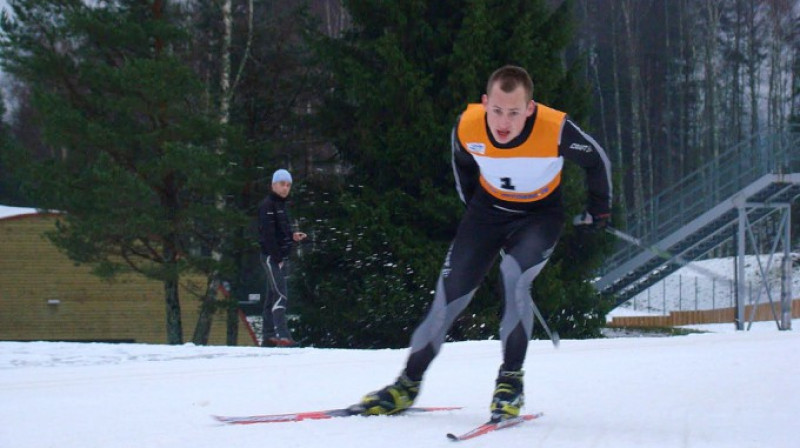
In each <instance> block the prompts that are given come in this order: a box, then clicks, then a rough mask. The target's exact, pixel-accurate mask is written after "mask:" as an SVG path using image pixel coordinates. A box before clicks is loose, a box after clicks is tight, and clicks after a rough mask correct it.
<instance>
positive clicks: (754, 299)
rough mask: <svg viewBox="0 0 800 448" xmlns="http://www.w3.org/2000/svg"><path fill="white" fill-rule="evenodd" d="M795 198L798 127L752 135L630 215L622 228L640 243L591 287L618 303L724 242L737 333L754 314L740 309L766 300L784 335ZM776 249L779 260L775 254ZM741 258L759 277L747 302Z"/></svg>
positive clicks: (615, 258) (620, 252)
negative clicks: (772, 275) (770, 277)
mask: <svg viewBox="0 0 800 448" xmlns="http://www.w3.org/2000/svg"><path fill="white" fill-rule="evenodd" d="M798 198H800V128H795V129H793V130H792V131H784V132H775V133H769V134H763V135H757V136H755V137H754V138H752V139H750V140H747V141H744V142H742V143H740V144H738V145H736V146H734V147H732V148H730V149H728V150H727V151H726V152H724V153H723V154H721V155H720V156H719V157H718V158H717V159H715V160H712V161H711V162H709V163H706V164H705V165H703V166H701V167H700V168H698V169H697V170H696V171H694V172H692V173H690V174H689V175H687V176H686V177H685V178H684V179H683V180H681V181H680V182H678V183H677V184H675V185H674V186H672V187H670V188H668V189H666V190H665V191H662V192H661V193H659V194H658V195H657V196H656V197H654V198H652V199H651V200H650V201H649V202H648V203H647V204H646V205H645V207H644V210H639V211H637V212H636V213H629V214H628V220H627V223H626V227H625V229H624V230H625V232H626V233H629V234H632V235H635V236H636V237H638V239H635V242H636V243H637V244H625V243H624V242H623V241H620V243H619V244H620V246H618V248H617V250H616V252H615V253H614V254H613V255H612V256H611V257H610V258H609V259H608V260H607V262H606V263H605V265H604V266H603V268H602V269H601V273H600V277H599V279H598V280H597V281H596V282H595V287H596V289H597V290H598V291H599V292H600V293H601V294H602V295H604V296H610V297H613V298H614V299H615V301H616V302H617V304H618V305H619V304H621V303H624V302H626V301H627V300H629V299H631V298H633V297H634V296H636V295H637V294H638V293H639V292H642V291H644V290H646V289H647V288H649V287H650V286H652V285H653V284H655V283H656V282H658V281H659V280H661V279H663V278H664V277H666V276H667V275H669V274H671V273H672V272H674V271H675V270H677V269H678V268H680V267H682V266H683V265H686V264H687V263H689V264H690V263H691V261H693V260H698V259H702V258H703V257H704V256H706V255H707V254H709V252H711V251H712V250H714V249H716V248H719V247H720V246H722V245H727V246H726V247H733V248H735V255H736V256H735V260H736V264H735V266H736V269H735V275H734V278H733V279H731V280H732V281H733V282H734V283H735V288H734V291H735V293H734V296H735V303H736V317H735V319H736V321H735V324H736V328H737V329H738V330H744V329H745V322H746V321H748V319H749V321H750V323H751V324H752V320H753V319H754V315H752V316H750V317H748V316H746V315H745V306H746V305H758V304H759V302H761V301H762V296H766V300H768V301H769V303H770V304H771V305H772V310H773V317H774V318H775V322H776V324H777V326H778V328H779V329H781V330H789V329H791V325H792V320H791V301H792V298H793V297H792V279H791V273H792V257H791V216H792V213H791V205H792V203H793V202H794V201H796V200H797V199H798ZM765 222H770V223H771V225H770V226H768V227H769V229H767V230H766V231H765V230H764V229H763V228H764V227H767V226H761V231H759V232H755V231H754V229H755V228H756V226H757V225H758V224H759V223H765ZM757 234H758V235H759V237H757ZM765 238H769V239H771V241H765ZM629 240H630V238H629ZM765 247H767V248H768V249H766V251H765V249H764V248H765ZM765 252H766V253H765ZM781 252H782V254H783V256H782V257H775V255H776V254H777V253H781ZM746 254H747V255H755V256H756V260H757V264H758V268H759V269H760V274H761V279H762V280H761V281H760V283H761V284H760V285H759V288H758V291H757V292H756V293H754V294H752V296H751V297H748V288H746V283H745V273H744V267H745V255H746ZM776 258H780V264H781V273H782V275H781V288H780V289H781V291H780V298H779V300H778V298H776V297H774V296H775V292H774V291H772V288H771V287H770V285H769V283H768V282H767V275H766V273H767V271H768V270H769V269H770V267H771V266H772V265H773V261H775V260H776ZM776 307H777V308H778V309H777V310H776ZM754 310H755V307H753V311H754Z"/></svg>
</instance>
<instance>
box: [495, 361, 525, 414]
mask: <svg viewBox="0 0 800 448" xmlns="http://www.w3.org/2000/svg"><path fill="white" fill-rule="evenodd" d="M524 374H525V372H524V371H522V370H502V369H501V370H500V372H499V373H498V374H497V381H496V384H497V385H496V386H495V389H494V395H493V396H492V404H491V405H490V406H489V410H490V411H491V412H492V418H491V420H492V421H493V422H498V421H503V420H507V419H509V418H514V417H518V416H519V413H520V409H522V406H523V405H524V404H525V393H524V391H523V384H522V377H523V375H524Z"/></svg>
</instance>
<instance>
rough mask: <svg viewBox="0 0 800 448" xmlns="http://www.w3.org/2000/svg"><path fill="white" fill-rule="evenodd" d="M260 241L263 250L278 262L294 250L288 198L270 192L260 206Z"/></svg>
mask: <svg viewBox="0 0 800 448" xmlns="http://www.w3.org/2000/svg"><path fill="white" fill-rule="evenodd" d="M258 235H259V236H258V241H259V243H260V244H261V252H262V253H263V254H264V255H268V256H270V257H271V258H272V260H273V261H275V262H276V263H280V262H282V261H283V260H284V259H286V258H287V257H288V256H289V252H290V251H291V250H292V244H294V240H293V239H292V225H291V220H290V218H289V212H288V210H287V209H286V199H285V198H282V197H280V196H278V195H277V194H275V193H274V192H270V194H268V195H267V197H265V198H264V200H263V201H261V204H260V205H259V206H258Z"/></svg>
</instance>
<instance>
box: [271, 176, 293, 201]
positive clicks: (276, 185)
mask: <svg viewBox="0 0 800 448" xmlns="http://www.w3.org/2000/svg"><path fill="white" fill-rule="evenodd" d="M291 190H292V183H291V182H287V181H285V180H282V181H280V182H273V183H272V191H274V192H275V194H277V195H278V196H280V197H282V198H285V197H287V196H289V192H290V191H291Z"/></svg>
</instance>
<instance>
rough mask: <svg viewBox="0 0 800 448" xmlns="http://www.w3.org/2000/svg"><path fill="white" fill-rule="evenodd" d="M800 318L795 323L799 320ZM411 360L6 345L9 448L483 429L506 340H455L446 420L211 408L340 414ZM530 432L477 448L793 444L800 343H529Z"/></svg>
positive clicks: (305, 442)
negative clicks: (232, 418) (262, 420)
mask: <svg viewBox="0 0 800 448" xmlns="http://www.w3.org/2000/svg"><path fill="white" fill-rule="evenodd" d="M796 324H797V322H796ZM406 354H407V353H406V350H334V349H315V348H298V349H286V348H256V347H196V346H193V345H183V346H165V345H142V344H116V345H115V344H82V343H58V342H0V397H2V400H0V421H2V422H3V425H1V426H0V447H9V448H11V447H13V448H40V447H58V448H72V447H75V448H95V447H96V448H99V447H103V448H107V447H131V448H134V447H135V448H141V447H148V448H157V447H170V448H172V447H192V448H219V447H221V446H225V447H270V448H272V447H276V448H292V447H312V448H313V447H325V448H357V447H370V448H371V447H375V446H380V447H381V448H409V447H437V446H439V447H445V446H451V443H452V442H450V441H448V440H447V439H446V438H445V433H446V432H462V431H465V430H467V429H469V428H470V427H472V426H473V425H475V424H477V423H480V422H482V421H483V420H485V419H486V418H487V415H488V402H489V399H490V396H491V393H492V389H493V380H494V376H495V373H496V370H497V367H498V365H499V362H500V361H499V360H500V343H499V342H497V341H473V342H459V343H448V344H446V345H445V346H444V347H443V350H442V353H441V355H440V356H439V358H437V359H436V361H434V364H433V365H432V367H431V369H430V370H429V371H428V374H427V376H426V380H425V383H424V385H423V389H422V393H421V395H420V397H419V400H418V404H420V405H430V406H436V405H449V406H453V405H455V406H463V407H464V409H462V410H459V411H453V412H445V413H440V414H427V415H414V416H402V417H371V418H360V417H356V418H346V419H336V420H326V421H306V422H299V423H274V424H259V425H250V426H223V425H221V424H219V423H216V422H215V421H213V420H212V419H211V417H210V416H211V415H212V414H222V415H242V414H245V415H246V414H265V413H288V412H296V411H301V410H316V409H327V408H335V407H342V406H344V405H348V404H351V403H353V402H354V401H355V400H357V399H359V398H360V397H361V396H362V395H363V394H364V393H366V392H368V391H370V390H373V389H376V388H379V387H382V386H384V385H385V384H387V383H388V382H390V381H392V380H393V379H394V378H395V376H396V375H397V374H398V373H399V371H400V369H401V368H402V363H403V361H404V360H405V357H406ZM525 368H526V371H527V374H526V378H525V380H526V392H527V399H528V406H527V410H529V411H543V412H544V413H545V416H544V417H543V418H541V419H539V420H537V421H535V422H533V423H530V424H526V425H523V426H520V427H517V428H513V429H508V430H506V431H503V432H499V433H496V434H491V435H488V436H485V437H483V438H479V439H475V440H472V441H467V442H463V443H464V444H468V446H473V447H489V446H492V447H497V446H524V447H528V448H534V447H547V448H558V447H570V448H572V447H590V446H591V447H608V448H634V447H636V448H641V447H659V448H666V447H682V448H685V447H690V448H700V447H732V446H736V447H753V448H763V447H770V448H784V447H785V448H790V447H796V446H800V435H799V434H798V432H797V430H796V426H795V425H796V420H797V416H798V415H800V400H798V397H800V382H798V381H797V378H798V375H800V334H797V333H796V332H779V331H777V330H775V329H774V327H773V329H772V330H771V331H770V330H769V329H763V330H762V331H757V332H740V333H735V332H731V331H725V332H723V333H709V334H693V335H689V336H676V337H662V338H647V337H643V338H622V339H596V340H582V341H576V340H564V341H562V343H561V347H560V348H559V349H557V350H556V349H554V348H553V346H552V344H551V343H550V342H549V341H540V340H539V341H533V342H532V343H531V345H530V348H529V356H528V359H527V362H526V366H525Z"/></svg>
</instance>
